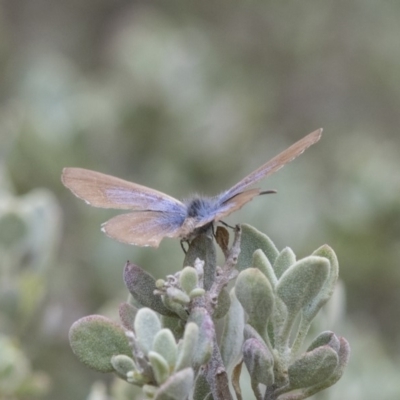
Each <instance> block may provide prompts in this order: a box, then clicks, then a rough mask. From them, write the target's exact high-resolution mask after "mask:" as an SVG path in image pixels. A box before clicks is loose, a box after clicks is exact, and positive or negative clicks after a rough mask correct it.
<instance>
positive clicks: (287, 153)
mask: <svg viewBox="0 0 400 400" xmlns="http://www.w3.org/2000/svg"><path fill="white" fill-rule="evenodd" d="M321 133H322V129H318V130H316V131H314V132H311V133H310V134H308V135H307V136H305V137H303V139H300V140H299V141H298V142H296V143H294V144H293V145H292V146H290V147H288V148H287V149H286V150H284V151H282V153H280V154H278V155H277V156H275V157H274V158H273V159H272V160H269V161H268V162H267V163H266V164H264V165H262V166H261V167H259V168H258V169H256V170H255V171H253V172H252V173H251V174H249V175H247V176H246V177H245V178H243V179H242V180H241V181H240V182H238V183H237V184H236V185H235V186H233V187H231V188H230V189H229V190H227V191H226V192H224V193H223V194H222V195H221V198H222V200H223V201H227V200H229V199H231V198H232V197H234V196H235V195H237V194H239V193H240V192H242V191H243V190H244V189H246V188H247V187H249V186H251V185H253V184H254V183H256V182H258V181H259V180H261V179H263V178H266V177H267V176H269V175H271V174H273V173H274V172H276V171H278V170H279V169H280V168H282V167H283V166H284V165H286V164H287V163H289V162H290V161H292V160H294V159H295V158H296V157H298V156H299V155H300V154H302V153H303V152H304V151H305V150H306V149H308V148H309V147H310V146H311V145H313V144H314V143H316V142H318V140H319V139H320V138H321Z"/></svg>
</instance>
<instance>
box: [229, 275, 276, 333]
mask: <svg viewBox="0 0 400 400" xmlns="http://www.w3.org/2000/svg"><path fill="white" fill-rule="evenodd" d="M235 293H236V297H237V298H238V300H239V301H240V303H241V305H242V307H243V308H244V310H245V311H246V313H247V314H248V316H249V319H248V323H249V324H250V325H251V326H253V327H254V328H255V329H256V330H257V332H258V333H259V334H260V335H261V336H263V337H264V334H265V330H266V326H267V322H268V319H269V317H270V316H271V314H272V311H273V309H274V294H273V290H272V287H271V284H270V283H269V281H268V279H267V278H266V277H265V275H264V274H263V273H262V272H261V271H260V270H258V269H257V268H247V269H245V270H244V271H242V272H241V273H240V274H239V276H238V278H237V280H236V285H235Z"/></svg>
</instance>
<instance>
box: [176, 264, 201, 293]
mask: <svg viewBox="0 0 400 400" xmlns="http://www.w3.org/2000/svg"><path fill="white" fill-rule="evenodd" d="M179 283H180V286H181V288H182V289H183V290H184V291H185V292H186V293H187V294H190V293H191V292H192V291H193V290H194V289H196V288H197V286H198V284H199V280H198V277H197V272H196V270H195V269H194V268H193V267H185V268H183V270H182V271H181V273H180V275H179Z"/></svg>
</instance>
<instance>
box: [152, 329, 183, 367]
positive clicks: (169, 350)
mask: <svg viewBox="0 0 400 400" xmlns="http://www.w3.org/2000/svg"><path fill="white" fill-rule="evenodd" d="M152 350H153V351H155V352H156V353H158V354H160V355H162V356H163V357H164V359H165V360H166V361H167V363H168V365H169V367H170V368H173V367H174V366H175V363H176V358H177V355H178V350H177V345H176V342H175V338H174V335H173V334H172V332H171V331H170V330H169V329H161V330H160V331H159V332H157V334H156V336H155V337H154V343H153V348H152Z"/></svg>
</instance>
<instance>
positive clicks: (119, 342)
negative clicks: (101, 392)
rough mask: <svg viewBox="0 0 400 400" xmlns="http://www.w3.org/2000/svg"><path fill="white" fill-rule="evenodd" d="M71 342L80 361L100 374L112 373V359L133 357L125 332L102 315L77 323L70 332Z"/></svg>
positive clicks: (80, 320) (85, 318)
mask: <svg viewBox="0 0 400 400" xmlns="http://www.w3.org/2000/svg"><path fill="white" fill-rule="evenodd" d="M69 342H70V345H71V348H72V351H73V352H74V354H75V355H76V356H77V357H78V359H79V361H81V362H82V363H84V364H86V365H87V366H88V367H90V368H92V369H95V370H96V371H100V372H112V371H114V367H113V365H112V364H111V358H112V357H113V356H115V355H117V354H125V355H127V356H131V355H132V351H131V348H130V346H129V343H128V339H127V338H126V336H125V330H124V329H123V328H122V326H121V325H118V324H116V323H115V322H113V321H111V320H110V319H108V318H105V317H103V316H101V315H90V316H88V317H84V318H81V319H79V320H78V321H76V322H75V323H74V324H73V325H72V326H71V329H70V330H69Z"/></svg>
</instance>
